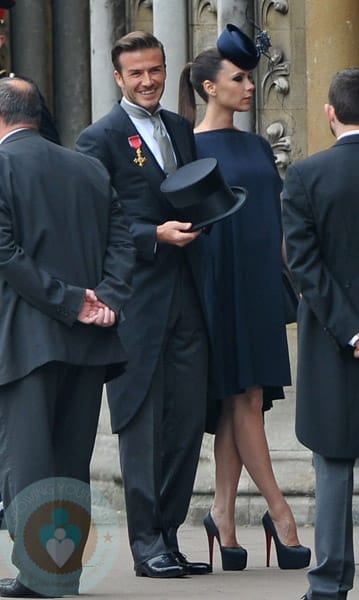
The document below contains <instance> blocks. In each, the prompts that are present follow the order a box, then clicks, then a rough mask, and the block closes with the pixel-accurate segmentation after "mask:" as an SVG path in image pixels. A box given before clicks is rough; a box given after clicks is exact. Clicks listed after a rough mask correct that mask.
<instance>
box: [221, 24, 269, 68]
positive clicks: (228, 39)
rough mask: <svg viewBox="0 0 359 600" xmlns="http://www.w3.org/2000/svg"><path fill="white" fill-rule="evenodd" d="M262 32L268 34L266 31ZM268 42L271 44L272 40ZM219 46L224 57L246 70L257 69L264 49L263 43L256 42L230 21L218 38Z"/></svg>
mask: <svg viewBox="0 0 359 600" xmlns="http://www.w3.org/2000/svg"><path fill="white" fill-rule="evenodd" d="M261 33H262V34H263V33H264V34H266V32H261ZM257 38H258V36H257ZM268 40H269V38H268ZM267 44H268V46H270V41H267ZM217 48H218V50H219V51H220V53H221V54H222V56H224V58H226V59H227V60H230V61H231V62H232V63H233V64H235V65H237V67H239V68H240V69H244V70H245V71H251V70H252V69H255V67H256V66H257V64H258V62H259V59H260V57H261V53H262V52H263V50H264V49H263V48H262V44H260V43H258V44H255V43H254V42H253V40H251V38H250V37H248V35H247V34H245V33H244V32H243V31H242V30H241V29H239V27H237V26H236V25H233V24H232V23H228V25H226V27H225V28H224V30H223V31H222V33H221V35H220V36H219V38H218V40H217Z"/></svg>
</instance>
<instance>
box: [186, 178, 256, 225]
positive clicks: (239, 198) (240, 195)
mask: <svg viewBox="0 0 359 600" xmlns="http://www.w3.org/2000/svg"><path fill="white" fill-rule="evenodd" d="M230 189H231V191H232V192H233V194H234V195H235V197H236V202H235V203H234V204H233V206H232V207H231V208H230V209H229V210H227V211H226V212H224V213H222V214H217V215H215V216H213V217H210V218H208V219H205V220H204V221H201V222H200V223H195V224H194V225H192V227H191V229H189V230H187V231H198V230H199V229H203V228H204V227H207V226H208V225H213V223H217V222H218V221H222V219H225V218H226V217H229V216H230V215H233V214H234V213H235V212H237V210H239V209H240V208H241V207H242V206H243V204H244V203H245V201H246V198H247V190H246V189H245V188H242V187H239V186H233V187H232V186H231V188H230Z"/></svg>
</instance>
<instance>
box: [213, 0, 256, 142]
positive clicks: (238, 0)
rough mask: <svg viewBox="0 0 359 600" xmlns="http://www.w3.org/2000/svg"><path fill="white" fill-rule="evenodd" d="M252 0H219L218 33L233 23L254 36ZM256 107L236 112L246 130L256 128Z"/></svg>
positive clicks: (240, 124) (238, 125) (236, 122)
mask: <svg viewBox="0 0 359 600" xmlns="http://www.w3.org/2000/svg"><path fill="white" fill-rule="evenodd" d="M252 4H253V1H252V0H217V25H218V35H219V34H220V33H221V32H222V30H223V29H224V27H225V26H226V24H227V23H233V24H234V25H237V26H238V27H240V28H241V29H242V31H244V32H245V33H246V34H247V35H249V37H252V38H253V27H252V25H251V24H250V22H249V21H248V20H247V17H246V13H248V16H250V17H252V15H253V10H252ZM254 114H255V107H254V106H253V107H252V109H251V110H250V111H249V112H246V113H238V112H237V113H236V114H235V119H234V122H235V125H236V126H237V127H238V128H239V129H242V130H244V131H251V130H253V129H254Z"/></svg>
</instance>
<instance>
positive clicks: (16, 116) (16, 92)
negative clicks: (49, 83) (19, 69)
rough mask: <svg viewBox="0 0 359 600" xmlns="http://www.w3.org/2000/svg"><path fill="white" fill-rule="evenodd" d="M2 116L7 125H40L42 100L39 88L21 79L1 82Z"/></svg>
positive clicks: (0, 110) (9, 78)
mask: <svg viewBox="0 0 359 600" xmlns="http://www.w3.org/2000/svg"><path fill="white" fill-rule="evenodd" d="M0 115H1V117H2V118H3V120H4V122H5V123H6V124H7V125H16V124H17V123H27V124H29V125H36V126H37V127H38V126H39V124H40V119H41V99H40V94H39V91H38V88H37V86H36V85H35V84H34V83H32V82H30V81H25V80H24V79H21V78H20V77H13V78H11V77H6V78H4V79H1V80H0Z"/></svg>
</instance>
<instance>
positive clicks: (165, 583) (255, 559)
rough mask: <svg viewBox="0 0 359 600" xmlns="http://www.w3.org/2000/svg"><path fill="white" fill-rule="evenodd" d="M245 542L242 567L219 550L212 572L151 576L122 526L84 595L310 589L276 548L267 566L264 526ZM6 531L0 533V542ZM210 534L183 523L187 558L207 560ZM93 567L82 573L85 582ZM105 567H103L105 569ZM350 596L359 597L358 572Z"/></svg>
mask: <svg viewBox="0 0 359 600" xmlns="http://www.w3.org/2000/svg"><path fill="white" fill-rule="evenodd" d="M240 533H241V542H242V544H243V546H245V547H246V548H247V550H248V566H247V569H246V570H245V571H242V572H229V571H227V572H223V571H222V570H221V568H220V556H219V552H218V549H217V550H216V552H215V568H214V573H212V574H211V575H206V576H197V577H187V578H183V579H165V580H158V579H148V578H145V577H135V576H134V573H133V567H132V561H131V557H130V553H129V549H128V543H127V533H126V530H125V528H124V527H121V528H120V530H119V535H120V547H119V550H120V552H119V558H118V559H116V562H115V565H114V567H113V568H112V570H111V571H110V572H109V573H107V574H106V575H105V576H104V579H103V581H102V582H101V583H99V584H97V585H96V586H95V587H94V588H92V589H90V590H88V591H86V592H85V593H84V594H83V598H84V599H85V598H87V597H88V598H95V597H96V598H106V599H108V600H112V599H116V600H122V599H123V600H172V599H173V600H198V599H201V600H202V599H203V598H206V599H207V600H213V599H226V600H227V598H228V599H231V598H233V599H234V598H235V599H236V600H299V598H300V597H301V596H302V595H303V593H304V592H305V591H306V587H307V580H306V571H305V570H300V571H281V570H280V569H278V567H277V561H276V556H275V552H273V554H272V560H271V567H270V568H269V569H267V568H266V567H265V540H264V533H263V530H262V529H260V528H258V527H248V528H243V529H242V530H241V532H240ZM299 534H300V539H301V541H302V543H303V544H306V545H309V546H311V547H312V546H313V529H312V528H311V527H308V528H303V529H300V530H299ZM5 536H6V532H0V542H1V543H0V545H1V546H2V545H3V543H4V540H5ZM355 538H356V547H357V548H358V551H359V528H357V529H356V530H355ZM206 543H207V540H206V537H205V533H204V530H202V528H201V527H192V526H187V525H184V526H183V528H182V534H181V547H182V551H183V552H184V553H186V554H187V555H188V557H189V558H191V559H193V560H195V559H197V560H206V559H207V554H206V552H207V550H206ZM358 556H359V554H358ZM90 569H91V567H88V571H87V572H86V573H85V575H84V581H86V578H87V577H90V575H88V573H89V571H90ZM105 570H106V569H104V571H105ZM0 575H1V576H2V577H5V576H8V575H9V568H8V565H7V562H6V561H5V560H4V559H3V557H1V558H0ZM349 598H350V600H359V577H357V580H356V587H355V588H354V590H353V591H352V592H351V594H350V595H349Z"/></svg>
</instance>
